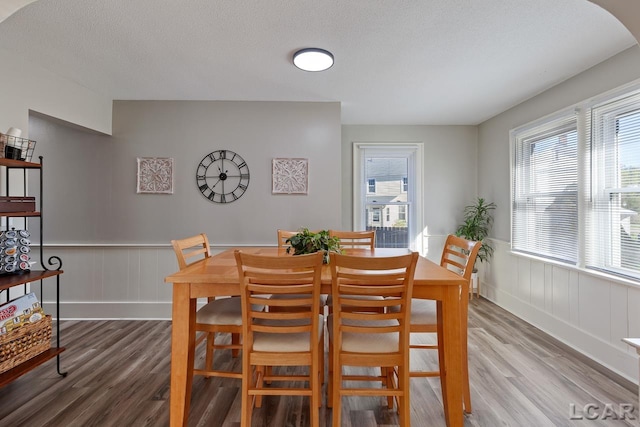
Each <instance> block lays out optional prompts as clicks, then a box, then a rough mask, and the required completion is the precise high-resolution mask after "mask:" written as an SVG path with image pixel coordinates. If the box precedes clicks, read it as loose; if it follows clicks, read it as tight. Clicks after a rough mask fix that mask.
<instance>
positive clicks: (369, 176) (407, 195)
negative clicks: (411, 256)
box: [353, 142, 424, 252]
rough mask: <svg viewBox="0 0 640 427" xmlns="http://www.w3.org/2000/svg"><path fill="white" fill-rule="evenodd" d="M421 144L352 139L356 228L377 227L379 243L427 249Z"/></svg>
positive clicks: (386, 245) (383, 245)
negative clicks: (424, 237) (424, 245)
mask: <svg viewBox="0 0 640 427" xmlns="http://www.w3.org/2000/svg"><path fill="white" fill-rule="evenodd" d="M422 145H423V144H422V143H408V142H398V143H383V142H354V143H353V182H354V187H353V229H354V230H375V231H376V246H377V247H385V248H411V249H412V250H416V251H420V252H424V248H423V241H422V237H423V232H422V231H423V228H422V223H421V221H422V200H421V183H422V180H423V178H422V163H423V158H424V156H423V149H422ZM409 181H411V186H410V187H409V186H408V185H405V183H408V182H409ZM403 189H406V190H408V191H403ZM401 212H402V216H400V215H401Z"/></svg>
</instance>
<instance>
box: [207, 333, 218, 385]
mask: <svg viewBox="0 0 640 427" xmlns="http://www.w3.org/2000/svg"><path fill="white" fill-rule="evenodd" d="M215 339H216V334H215V332H208V333H207V352H206V354H205V359H204V366H205V368H204V369H205V370H207V371H208V370H213V351H214V349H215ZM207 378H208V377H207Z"/></svg>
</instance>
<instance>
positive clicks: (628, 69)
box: [478, 46, 640, 241]
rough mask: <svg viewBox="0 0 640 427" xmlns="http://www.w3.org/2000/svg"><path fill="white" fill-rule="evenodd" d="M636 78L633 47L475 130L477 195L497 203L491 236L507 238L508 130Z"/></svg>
mask: <svg viewBox="0 0 640 427" xmlns="http://www.w3.org/2000/svg"><path fill="white" fill-rule="evenodd" d="M638 78H640V47H639V46H634V47H632V48H629V49H627V50H625V51H623V52H621V53H619V54H618V55H615V56H613V57H612V58H610V59H609V60H607V61H605V62H602V63H600V64H598V65H596V66H595V67H592V68H590V69H589V70H587V71H585V72H583V73H581V74H578V75H577V76H575V77H573V78H571V79H569V80H567V81H565V82H564V83H561V84H559V85H557V86H554V87H553V88H552V89H550V90H548V91H546V92H543V93H541V94H540V95H538V96H536V97H534V98H531V99H530V100H528V101H526V102H523V103H522V104H519V105H517V106H515V107H513V108H511V109H509V110H507V111H505V112H504V113H501V114H499V115H498V116H495V117H494V118H492V119H490V120H487V121H486V122H484V123H482V124H481V125H480V126H479V130H478V144H479V145H478V147H479V150H478V171H479V174H478V194H479V195H480V196H481V197H485V198H487V199H489V200H492V201H494V202H495V203H496V204H497V205H498V209H497V210H496V214H495V224H494V227H493V233H492V235H493V236H495V238H497V239H500V240H504V241H511V229H510V228H511V218H510V208H509V204H510V191H511V190H510V188H511V187H510V181H509V180H510V176H509V165H510V163H509V162H510V159H509V131H510V130H511V129H513V128H515V127H518V126H520V125H523V124H526V123H528V122H530V121H533V120H536V119H539V118H541V117H544V116H546V115H548V114H552V113H554V112H556V111H558V110H561V109H563V108H566V107H570V106H572V105H574V104H576V103H577V102H580V101H583V100H585V99H588V98H590V97H592V96H595V95H599V94H601V93H603V92H606V91H608V90H611V89H614V88H616V87H618V86H621V85H624V84H626V83H629V82H631V81H633V80H635V79H638Z"/></svg>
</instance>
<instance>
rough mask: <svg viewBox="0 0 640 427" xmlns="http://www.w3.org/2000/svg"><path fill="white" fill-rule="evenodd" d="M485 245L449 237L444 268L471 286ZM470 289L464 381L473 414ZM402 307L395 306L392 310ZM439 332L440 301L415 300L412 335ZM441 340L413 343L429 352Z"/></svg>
mask: <svg viewBox="0 0 640 427" xmlns="http://www.w3.org/2000/svg"><path fill="white" fill-rule="evenodd" d="M480 246H481V243H480V242H473V241H471V240H466V239H463V238H462V237H457V236H454V235H449V236H447V240H446V241H445V244H444V249H443V250H442V256H441V258H440V265H441V266H443V267H446V268H448V269H449V270H452V271H454V272H456V273H457V274H459V275H461V276H462V277H464V278H465V280H466V282H467V284H468V283H469V282H470V280H471V273H472V272H473V266H474V264H475V261H476V258H477V256H478V251H479V250H480ZM468 291H469V290H468V289H463V291H462V294H461V296H460V297H461V298H462V321H461V325H462V343H463V347H462V362H463V363H462V365H463V381H464V410H465V412H467V413H471V409H472V408H471V390H470V386H469V364H468V352H467V332H468V331H467V329H468V328H467V321H468V312H469V292H468ZM398 309H399V308H396V307H392V308H391V310H398ZM425 332H426V333H437V332H438V318H437V308H436V302H435V301H431V300H423V299H414V300H413V302H412V304H411V333H425ZM441 342H442V340H441V337H440V336H438V345H425V344H412V345H411V348H413V349H429V350H437V349H438V346H439V345H440V344H441ZM438 359H439V364H440V366H443V363H442V354H440V352H438ZM410 376H411V377H437V376H440V371H439V370H438V371H410Z"/></svg>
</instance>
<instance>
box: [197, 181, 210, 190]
mask: <svg viewBox="0 0 640 427" xmlns="http://www.w3.org/2000/svg"><path fill="white" fill-rule="evenodd" d="M199 188H200V191H202V192H204V190H206V189H207V188H209V187H208V186H207V184H206V183H205V184H202V185H201V186H200V187H199Z"/></svg>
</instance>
